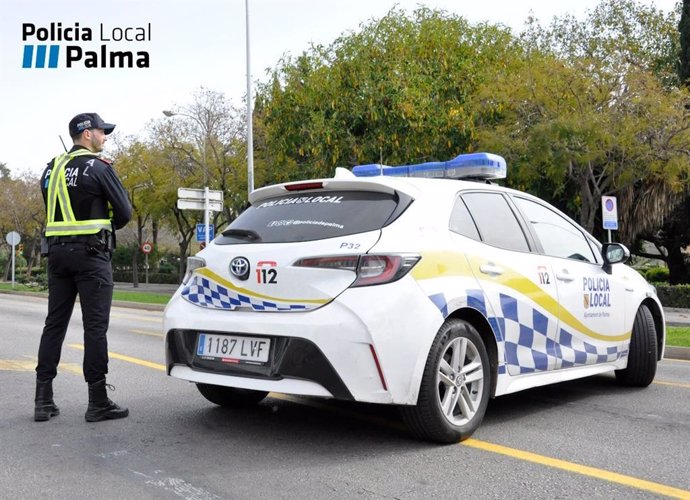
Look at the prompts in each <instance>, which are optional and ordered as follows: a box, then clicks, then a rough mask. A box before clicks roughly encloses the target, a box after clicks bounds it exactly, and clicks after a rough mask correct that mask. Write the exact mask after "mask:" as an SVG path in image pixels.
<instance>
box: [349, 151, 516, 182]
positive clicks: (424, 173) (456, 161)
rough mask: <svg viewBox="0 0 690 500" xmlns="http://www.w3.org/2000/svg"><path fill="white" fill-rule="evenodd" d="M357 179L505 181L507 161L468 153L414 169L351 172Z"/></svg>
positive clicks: (373, 166) (356, 169)
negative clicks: (391, 177)
mask: <svg viewBox="0 0 690 500" xmlns="http://www.w3.org/2000/svg"><path fill="white" fill-rule="evenodd" d="M352 173H353V174H355V176H357V177H374V176H378V175H386V176H394V177H431V178H446V179H505V177H506V161H505V159H504V158H503V157H502V156H499V155H495V154H492V153H467V154H462V155H458V156H456V157H455V158H453V159H452V160H448V161H432V162H427V163H418V164H416V165H401V166H388V165H381V164H378V163H373V164H368V165H357V166H355V167H353V168H352Z"/></svg>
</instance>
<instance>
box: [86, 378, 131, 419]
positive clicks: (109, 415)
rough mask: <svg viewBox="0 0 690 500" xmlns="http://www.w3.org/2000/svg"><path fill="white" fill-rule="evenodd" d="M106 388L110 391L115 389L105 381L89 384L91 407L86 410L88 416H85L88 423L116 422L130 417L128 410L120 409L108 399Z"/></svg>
mask: <svg viewBox="0 0 690 500" xmlns="http://www.w3.org/2000/svg"><path fill="white" fill-rule="evenodd" d="M106 386H107V387H108V388H109V389H110V390H113V389H114V387H113V386H111V385H107V384H106V383H105V379H103V380H99V381H98V382H93V383H90V384H89V407H88V409H87V410H86V415H84V418H85V419H86V421H87V422H100V421H101V420H114V419H116V418H125V417H126V416H127V415H129V410H128V409H127V408H120V407H119V406H118V405H116V404H115V403H113V402H112V401H111V400H110V399H108V392H107V390H106Z"/></svg>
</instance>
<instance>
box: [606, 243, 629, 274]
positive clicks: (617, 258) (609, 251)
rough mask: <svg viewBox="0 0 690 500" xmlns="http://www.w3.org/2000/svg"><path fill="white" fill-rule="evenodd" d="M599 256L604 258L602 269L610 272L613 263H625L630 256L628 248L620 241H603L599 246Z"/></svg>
mask: <svg viewBox="0 0 690 500" xmlns="http://www.w3.org/2000/svg"><path fill="white" fill-rule="evenodd" d="M601 256H602V258H603V259H604V266H603V268H604V271H606V273H608V274H611V266H612V265H613V264H618V263H621V262H622V263H625V262H627V261H628V259H629V258H630V250H628V249H627V248H626V247H625V245H621V244H620V243H604V244H603V245H602V247H601Z"/></svg>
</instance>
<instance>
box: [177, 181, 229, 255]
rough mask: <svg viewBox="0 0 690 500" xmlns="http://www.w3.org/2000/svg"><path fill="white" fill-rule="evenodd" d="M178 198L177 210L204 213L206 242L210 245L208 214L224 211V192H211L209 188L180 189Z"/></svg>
mask: <svg viewBox="0 0 690 500" xmlns="http://www.w3.org/2000/svg"><path fill="white" fill-rule="evenodd" d="M177 198H178V199H177V208H179V209H180V210H203V211H204V228H205V229H206V231H205V232H204V234H205V240H204V241H205V242H206V244H207V245H208V242H209V234H210V229H209V223H208V213H209V212H222V211H223V191H211V190H210V189H209V188H208V187H205V188H204V189H191V188H178V189H177ZM197 234H198V229H197Z"/></svg>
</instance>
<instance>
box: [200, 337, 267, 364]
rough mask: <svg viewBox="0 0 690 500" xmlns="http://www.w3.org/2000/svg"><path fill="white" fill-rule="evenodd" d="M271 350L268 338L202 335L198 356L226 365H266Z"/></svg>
mask: <svg viewBox="0 0 690 500" xmlns="http://www.w3.org/2000/svg"><path fill="white" fill-rule="evenodd" d="M270 349H271V339H267V338H261V337H241V336H237V335H216V334H210V333H200V334H199V340H198V342H197V346H196V354H197V356H201V357H204V358H213V359H217V360H220V361H223V362H225V363H265V362H266V361H268V351H269V350H270Z"/></svg>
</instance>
